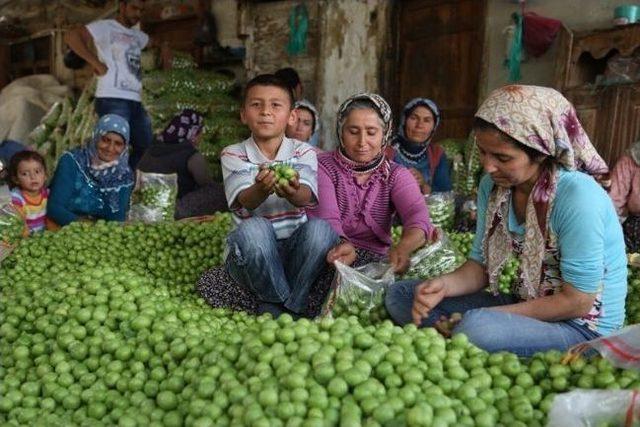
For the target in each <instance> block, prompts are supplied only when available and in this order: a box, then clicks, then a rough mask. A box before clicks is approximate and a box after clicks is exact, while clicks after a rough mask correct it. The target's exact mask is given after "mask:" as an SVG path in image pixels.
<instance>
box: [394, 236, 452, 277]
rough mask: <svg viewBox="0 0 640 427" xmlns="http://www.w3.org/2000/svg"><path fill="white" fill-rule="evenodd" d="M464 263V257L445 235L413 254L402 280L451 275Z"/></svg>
mask: <svg viewBox="0 0 640 427" xmlns="http://www.w3.org/2000/svg"><path fill="white" fill-rule="evenodd" d="M463 263H464V257H463V256H462V255H461V254H460V253H459V252H458V251H457V250H456V249H455V247H454V245H453V244H452V243H451V241H450V240H449V238H448V237H447V236H446V235H445V234H444V233H439V237H438V240H437V241H436V242H434V243H431V244H429V245H426V246H424V247H422V248H420V249H418V250H417V251H415V252H414V253H413V255H412V256H411V260H410V263H409V269H408V270H407V272H406V273H405V274H404V275H403V276H402V279H430V278H432V277H437V276H440V275H442V274H446V273H450V272H452V271H453V270H455V269H456V268H458V267H459V266H460V265H462V264H463Z"/></svg>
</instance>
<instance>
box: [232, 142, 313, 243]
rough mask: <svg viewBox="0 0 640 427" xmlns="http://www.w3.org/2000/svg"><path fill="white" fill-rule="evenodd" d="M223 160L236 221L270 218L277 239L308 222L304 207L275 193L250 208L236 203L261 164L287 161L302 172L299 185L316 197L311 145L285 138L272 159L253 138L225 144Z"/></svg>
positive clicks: (288, 234) (286, 236) (253, 181)
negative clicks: (256, 217) (250, 218)
mask: <svg viewBox="0 0 640 427" xmlns="http://www.w3.org/2000/svg"><path fill="white" fill-rule="evenodd" d="M220 162H221V163H222V176H223V179H224V191H225V194H226V196H227V203H228V204H229V208H230V209H231V212H232V213H233V218H234V220H235V222H236V223H240V221H242V220H243V219H245V218H249V217H252V216H261V217H264V218H266V219H268V220H269V221H271V223H272V224H273V228H274V230H275V233H276V237H277V238H278V239H286V238H288V237H289V236H291V234H293V232H294V231H295V230H296V229H297V228H298V227H299V226H300V225H302V224H304V223H305V222H306V221H307V214H306V211H305V209H304V208H300V207H297V206H294V205H293V204H291V203H290V202H289V201H288V200H286V199H284V198H282V197H278V196H277V195H275V194H271V195H270V196H269V197H267V199H266V200H265V201H264V202H263V203H262V204H261V205H260V206H258V207H257V208H256V209H253V210H251V211H249V210H247V209H245V208H243V207H239V206H237V204H236V203H235V202H236V199H237V197H238V194H240V192H242V191H243V190H245V189H247V188H249V187H251V186H252V185H253V184H254V183H255V179H256V176H257V175H258V172H259V171H260V165H262V164H271V163H284V164H287V165H290V166H291V167H293V168H294V169H295V170H296V171H297V172H298V174H299V180H300V184H301V185H302V184H303V185H306V186H308V187H309V189H310V190H311V192H312V194H313V196H314V198H315V199H316V200H317V198H318V181H317V175H318V161H317V158H316V152H315V150H314V148H313V147H312V146H311V145H309V144H307V143H306V142H300V141H298V140H295V139H289V138H286V137H285V138H284V139H283V141H282V145H281V146H280V149H279V150H278V154H277V155H276V158H275V159H274V160H269V159H267V157H266V156H265V155H264V154H263V153H262V151H260V148H258V146H257V145H256V143H255V141H254V140H253V138H249V139H247V140H245V141H243V142H241V143H239V144H234V145H230V146H228V147H226V148H225V149H224V150H223V151H222V154H221V156H220Z"/></svg>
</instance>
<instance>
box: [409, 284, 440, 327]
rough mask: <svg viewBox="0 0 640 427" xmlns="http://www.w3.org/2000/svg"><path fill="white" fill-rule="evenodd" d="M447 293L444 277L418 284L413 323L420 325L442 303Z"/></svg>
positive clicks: (414, 296) (414, 297) (414, 298)
mask: <svg viewBox="0 0 640 427" xmlns="http://www.w3.org/2000/svg"><path fill="white" fill-rule="evenodd" d="M446 294H447V292H446V289H445V281H444V280H443V278H442V277H436V278H435V279H432V280H427V281H426V282H423V283H421V284H420V285H418V286H417V287H416V289H415V293H414V295H413V308H412V309H411V316H412V317H413V323H415V324H416V326H420V324H421V323H422V320H423V319H425V318H427V317H428V316H429V313H430V312H431V310H433V309H434V308H435V307H436V306H437V305H438V304H440V301H442V300H443V299H444V297H445V296H446Z"/></svg>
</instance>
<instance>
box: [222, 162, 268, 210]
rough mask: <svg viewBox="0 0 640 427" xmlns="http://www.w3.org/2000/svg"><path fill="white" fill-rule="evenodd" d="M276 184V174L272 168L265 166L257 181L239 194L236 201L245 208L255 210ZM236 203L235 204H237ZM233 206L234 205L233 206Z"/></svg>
mask: <svg viewBox="0 0 640 427" xmlns="http://www.w3.org/2000/svg"><path fill="white" fill-rule="evenodd" d="M275 185H276V176H275V174H274V173H273V171H272V170H270V169H268V168H263V169H262V170H261V171H260V172H258V175H257V176H256V182H255V183H254V184H253V185H252V186H251V187H249V188H246V189H244V190H242V191H241V192H240V194H238V197H236V201H235V203H238V204H239V205H240V206H242V207H243V208H245V209H249V210H253V209H255V208H257V207H258V206H260V205H261V204H262V203H263V202H264V201H265V200H267V197H269V195H270V194H271V193H272V192H273V190H274V188H275ZM235 203H234V204H235ZM232 207H233V206H232Z"/></svg>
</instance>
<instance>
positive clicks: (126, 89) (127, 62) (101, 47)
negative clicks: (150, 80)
mask: <svg viewBox="0 0 640 427" xmlns="http://www.w3.org/2000/svg"><path fill="white" fill-rule="evenodd" d="M87 30H88V31H89V33H90V34H91V36H93V42H94V44H95V45H96V49H97V51H98V58H99V59H100V61H102V62H103V63H104V64H105V65H106V66H107V67H108V68H109V71H107V74H105V75H104V76H102V77H100V78H99V79H98V87H97V88H96V97H97V98H121V99H129V100H132V101H140V100H141V98H140V93H141V92H142V81H141V78H142V69H141V68H140V52H141V51H142V49H144V47H145V46H146V45H147V43H148V42H149V36H148V35H146V34H145V33H143V32H142V31H140V30H136V29H134V28H127V27H125V26H123V25H122V24H120V23H119V22H118V21H116V20H115V19H104V20H100V21H94V22H92V23H90V24H88V25H87Z"/></svg>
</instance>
